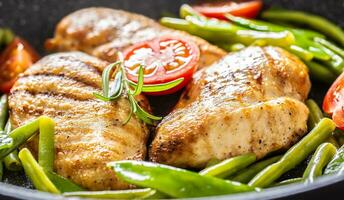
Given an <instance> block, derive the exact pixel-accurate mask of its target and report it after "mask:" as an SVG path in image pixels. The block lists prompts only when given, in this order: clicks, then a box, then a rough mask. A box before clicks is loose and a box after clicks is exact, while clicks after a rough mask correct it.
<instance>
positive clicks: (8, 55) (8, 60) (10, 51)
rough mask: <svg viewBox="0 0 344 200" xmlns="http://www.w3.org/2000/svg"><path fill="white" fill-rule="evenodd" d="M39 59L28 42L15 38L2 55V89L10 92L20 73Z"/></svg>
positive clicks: (0, 73) (0, 76)
mask: <svg viewBox="0 0 344 200" xmlns="http://www.w3.org/2000/svg"><path fill="white" fill-rule="evenodd" d="M37 60H38V54H37V53H36V52H35V51H34V50H33V49H32V47H30V46H29V44H28V43H27V42H25V41H24V40H22V39H20V38H15V39H14V40H13V41H12V42H11V43H10V44H9V45H8V46H7V47H6V49H5V50H4V52H3V53H2V54H1V57H0V70H1V72H0V91H1V92H3V93H8V92H9V91H10V89H11V88H12V86H13V84H14V83H15V81H16V79H17V77H18V75H19V74H20V73H22V72H24V71H25V70H26V69H27V68H28V67H29V66H30V65H32V64H33V63H34V62H36V61H37Z"/></svg>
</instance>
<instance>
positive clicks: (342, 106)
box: [323, 73, 344, 130]
mask: <svg viewBox="0 0 344 200" xmlns="http://www.w3.org/2000/svg"><path fill="white" fill-rule="evenodd" d="M323 110H324V111H325V112H326V113H327V114H329V115H332V119H333V121H334V122H335V123H336V125H337V127H338V128H340V129H342V130H344V73H342V74H341V75H340V76H339V77H338V78H337V80H336V81H335V82H334V83H333V85H332V86H331V87H330V89H329V90H328V91H327V93H326V96H325V98H324V102H323Z"/></svg>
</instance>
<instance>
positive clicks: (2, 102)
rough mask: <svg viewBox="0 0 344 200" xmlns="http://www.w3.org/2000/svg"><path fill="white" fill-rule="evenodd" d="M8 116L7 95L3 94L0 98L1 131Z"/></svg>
mask: <svg viewBox="0 0 344 200" xmlns="http://www.w3.org/2000/svg"><path fill="white" fill-rule="evenodd" d="M7 118H8V102H7V95H6V94H4V95H2V96H1V98H0V131H3V130H4V128H5V125H6V122H7Z"/></svg>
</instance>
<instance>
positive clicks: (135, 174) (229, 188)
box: [108, 161, 256, 198]
mask: <svg viewBox="0 0 344 200" xmlns="http://www.w3.org/2000/svg"><path fill="white" fill-rule="evenodd" d="M108 166H109V167H110V168H112V169H113V170H114V171H115V172H116V176H117V177H118V178H120V179H121V180H124V181H126V182H128V183H131V184H134V185H137V186H140V187H148V188H152V189H155V190H157V191H160V192H162V193H164V194H167V195H169V196H171V197H175V198H187V197H201V196H213V195H221V194H232V193H239V192H247V191H253V190H255V189H256V188H254V187H250V186H247V185H244V184H241V183H237V182H231V181H225V180H222V179H219V178H216V177H212V176H202V175H200V174H198V173H195V172H191V171H188V170H184V169H179V168H175V167H171V166H167V165H162V164H155V163H149V162H144V161H118V162H111V163H108Z"/></svg>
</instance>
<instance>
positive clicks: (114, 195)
mask: <svg viewBox="0 0 344 200" xmlns="http://www.w3.org/2000/svg"><path fill="white" fill-rule="evenodd" d="M155 193H156V190H153V189H150V188H146V189H133V190H117V191H84V192H66V193H63V196H66V197H83V198H95V199H146V198H150V197H151V196H153V195H154V194H155Z"/></svg>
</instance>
